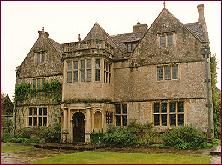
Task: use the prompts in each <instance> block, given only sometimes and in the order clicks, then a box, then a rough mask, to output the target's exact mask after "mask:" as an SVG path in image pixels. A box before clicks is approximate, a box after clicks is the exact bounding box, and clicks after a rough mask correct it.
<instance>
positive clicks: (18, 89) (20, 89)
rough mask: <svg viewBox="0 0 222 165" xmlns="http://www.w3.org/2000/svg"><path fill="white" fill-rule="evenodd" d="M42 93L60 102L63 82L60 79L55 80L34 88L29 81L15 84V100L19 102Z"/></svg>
mask: <svg viewBox="0 0 222 165" xmlns="http://www.w3.org/2000/svg"><path fill="white" fill-rule="evenodd" d="M42 94H43V95H44V96H47V97H49V98H51V99H52V100H53V101H55V102H60V101H61V99H62V84H61V83H60V82H59V81H58V80H53V81H51V82H45V83H44V84H43V85H42V88H40V89H33V88H32V87H31V84H29V83H21V84H18V85H16V86H15V100H16V101H19V102H23V101H25V100H27V99H29V98H32V97H35V96H39V95H42Z"/></svg>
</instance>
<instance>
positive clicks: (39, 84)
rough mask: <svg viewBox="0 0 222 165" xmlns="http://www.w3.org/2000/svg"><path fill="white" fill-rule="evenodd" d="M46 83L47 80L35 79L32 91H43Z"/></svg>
mask: <svg viewBox="0 0 222 165" xmlns="http://www.w3.org/2000/svg"><path fill="white" fill-rule="evenodd" d="M44 83H45V78H44V77H43V78H33V79H32V89H33V90H36V91H37V90H41V89H42V88H43V85H44Z"/></svg>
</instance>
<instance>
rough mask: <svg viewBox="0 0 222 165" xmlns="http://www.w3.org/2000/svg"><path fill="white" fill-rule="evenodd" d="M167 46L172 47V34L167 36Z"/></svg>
mask: <svg viewBox="0 0 222 165" xmlns="http://www.w3.org/2000/svg"><path fill="white" fill-rule="evenodd" d="M167 45H168V46H172V45H173V34H168V35H167Z"/></svg>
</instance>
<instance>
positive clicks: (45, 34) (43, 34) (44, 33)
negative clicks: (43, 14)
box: [38, 27, 49, 38]
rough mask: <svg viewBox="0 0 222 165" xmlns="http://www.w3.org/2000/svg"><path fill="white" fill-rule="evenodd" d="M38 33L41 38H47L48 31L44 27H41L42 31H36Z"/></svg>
mask: <svg viewBox="0 0 222 165" xmlns="http://www.w3.org/2000/svg"><path fill="white" fill-rule="evenodd" d="M38 33H39V38H40V37H43V38H48V37H49V33H48V32H45V31H44V27H42V31H38Z"/></svg>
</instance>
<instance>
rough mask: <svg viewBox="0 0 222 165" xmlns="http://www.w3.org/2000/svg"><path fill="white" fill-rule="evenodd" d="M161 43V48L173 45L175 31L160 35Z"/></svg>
mask: <svg viewBox="0 0 222 165" xmlns="http://www.w3.org/2000/svg"><path fill="white" fill-rule="evenodd" d="M159 45H160V47H161V48H164V47H170V46H173V33H164V34H161V35H159Z"/></svg>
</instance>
